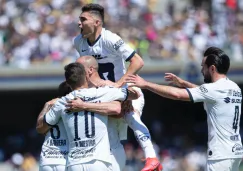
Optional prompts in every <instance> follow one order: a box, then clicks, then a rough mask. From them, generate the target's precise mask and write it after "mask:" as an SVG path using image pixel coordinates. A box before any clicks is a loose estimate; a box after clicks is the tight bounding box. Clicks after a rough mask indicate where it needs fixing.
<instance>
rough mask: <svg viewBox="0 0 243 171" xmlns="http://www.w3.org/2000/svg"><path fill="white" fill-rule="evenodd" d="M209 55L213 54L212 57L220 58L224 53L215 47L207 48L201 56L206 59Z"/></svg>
mask: <svg viewBox="0 0 243 171" xmlns="http://www.w3.org/2000/svg"><path fill="white" fill-rule="evenodd" d="M211 54H214V55H217V56H219V57H220V56H221V55H224V54H225V53H224V51H223V50H222V49H220V48H217V47H213V46H212V47H209V48H207V49H206V51H205V52H204V54H203V56H204V57H206V56H208V55H211Z"/></svg>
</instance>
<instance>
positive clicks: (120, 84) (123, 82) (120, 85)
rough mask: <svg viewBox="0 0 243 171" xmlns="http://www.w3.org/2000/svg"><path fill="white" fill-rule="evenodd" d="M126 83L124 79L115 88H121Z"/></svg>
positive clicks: (116, 83)
mask: <svg viewBox="0 0 243 171" xmlns="http://www.w3.org/2000/svg"><path fill="white" fill-rule="evenodd" d="M125 83H126V82H125V80H124V78H121V79H120V80H118V81H117V82H115V84H114V87H116V88H121V87H122V86H123V85H124V84H125Z"/></svg>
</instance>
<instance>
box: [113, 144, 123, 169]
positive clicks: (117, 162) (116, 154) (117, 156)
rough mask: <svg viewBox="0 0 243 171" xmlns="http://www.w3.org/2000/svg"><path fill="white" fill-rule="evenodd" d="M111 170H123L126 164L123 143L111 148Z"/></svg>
mask: <svg viewBox="0 0 243 171" xmlns="http://www.w3.org/2000/svg"><path fill="white" fill-rule="evenodd" d="M111 158H112V170H114V171H123V170H124V168H125V165H126V153H125V150H124V147H123V145H120V146H118V147H117V148H116V149H111Z"/></svg>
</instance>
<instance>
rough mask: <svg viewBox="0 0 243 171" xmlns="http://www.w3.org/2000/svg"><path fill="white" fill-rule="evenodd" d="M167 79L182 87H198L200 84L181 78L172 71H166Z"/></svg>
mask: <svg viewBox="0 0 243 171" xmlns="http://www.w3.org/2000/svg"><path fill="white" fill-rule="evenodd" d="M164 78H165V80H166V81H168V82H170V84H174V85H176V86H178V87H181V88H194V87H198V85H196V84H193V83H190V82H188V81H185V80H183V79H181V78H180V77H178V76H176V75H174V74H172V73H165V77H164Z"/></svg>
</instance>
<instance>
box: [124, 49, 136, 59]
mask: <svg viewBox="0 0 243 171" xmlns="http://www.w3.org/2000/svg"><path fill="white" fill-rule="evenodd" d="M135 53H136V52H135V51H133V53H132V54H131V55H130V56H129V57H128V58H127V59H126V62H127V61H130V60H131V59H132V57H133V56H134V55H135Z"/></svg>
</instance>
